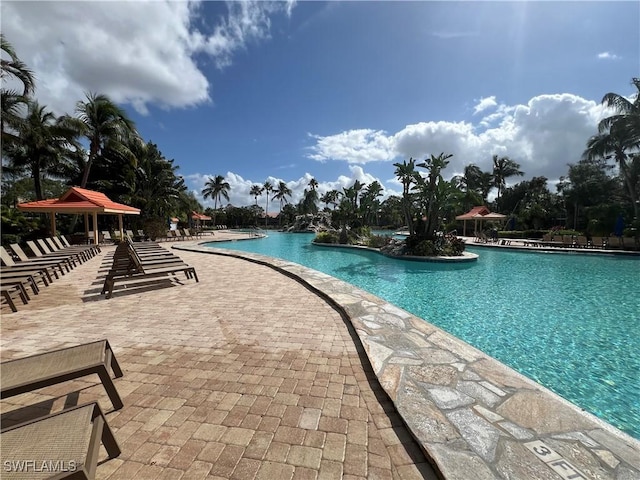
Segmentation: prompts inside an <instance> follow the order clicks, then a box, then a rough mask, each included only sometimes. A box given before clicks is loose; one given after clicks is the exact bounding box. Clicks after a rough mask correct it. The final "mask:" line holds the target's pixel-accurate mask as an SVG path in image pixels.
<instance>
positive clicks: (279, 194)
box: [271, 180, 292, 225]
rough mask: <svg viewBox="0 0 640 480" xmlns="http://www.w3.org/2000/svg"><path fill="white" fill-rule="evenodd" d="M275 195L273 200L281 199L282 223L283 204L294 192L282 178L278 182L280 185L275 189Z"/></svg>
mask: <svg viewBox="0 0 640 480" xmlns="http://www.w3.org/2000/svg"><path fill="white" fill-rule="evenodd" d="M273 192H274V194H275V195H274V196H273V197H272V198H271V200H279V201H280V215H279V217H280V224H281V225H282V206H283V205H284V204H285V203H287V197H290V196H291V194H292V192H291V189H290V188H289V187H288V186H287V184H286V183H285V182H283V181H282V180H280V182H278V187H277V188H276V189H275V190H274V191H273Z"/></svg>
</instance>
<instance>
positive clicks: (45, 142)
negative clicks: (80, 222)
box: [3, 100, 80, 200]
mask: <svg viewBox="0 0 640 480" xmlns="http://www.w3.org/2000/svg"><path fill="white" fill-rule="evenodd" d="M26 105H27V111H26V116H25V118H24V119H23V120H22V121H21V122H20V123H18V124H15V125H14V126H15V132H16V133H17V140H16V141H13V142H10V143H9V144H8V145H5V146H4V148H3V150H4V153H5V155H6V157H7V158H8V159H9V161H10V163H9V166H10V167H12V168H13V169H14V170H15V171H21V170H26V172H28V174H29V175H30V176H31V178H32V179H33V182H34V189H35V194H36V199H37V200H42V199H44V195H43V191H42V181H43V179H44V178H45V177H46V176H47V175H51V174H53V175H52V176H55V172H56V170H58V171H59V170H60V165H59V164H60V163H63V162H65V161H67V159H68V157H69V156H71V155H72V154H73V153H72V152H73V151H75V150H76V149H78V148H80V146H79V145H78V144H77V143H76V142H75V135H76V134H75V131H74V130H73V128H70V127H69V125H68V124H67V123H66V122H65V120H64V118H63V117H58V118H56V116H55V115H54V114H53V112H50V111H48V110H47V109H46V107H44V106H41V105H39V104H38V103H37V102H36V101H32V100H30V101H28V102H27V103H26Z"/></svg>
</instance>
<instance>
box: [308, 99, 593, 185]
mask: <svg viewBox="0 0 640 480" xmlns="http://www.w3.org/2000/svg"><path fill="white" fill-rule="evenodd" d="M485 100H486V99H483V100H482V101H481V102H480V103H482V102H484V101H485ZM485 103H487V104H488V103H489V102H485ZM496 105H497V102H496ZM605 114H606V111H605V108H604V107H603V106H602V105H600V104H599V103H596V102H595V101H593V100H587V99H584V98H582V97H579V96H577V95H572V94H568V93H563V94H551V95H538V96H536V97H533V98H532V99H531V100H529V102H527V104H520V105H503V104H500V105H497V108H496V110H495V112H492V113H491V114H489V115H487V116H485V117H483V118H481V119H479V120H478V122H477V124H473V123H469V122H444V121H440V122H433V121H431V122H420V123H416V124H412V125H407V126H405V127H404V128H403V129H402V130H400V131H398V132H396V133H394V134H387V133H385V132H382V131H376V130H371V129H362V130H353V131H348V132H342V133H339V134H336V135H330V136H324V137H318V136H313V138H316V139H317V144H316V145H315V146H314V147H312V150H313V152H314V153H313V154H311V155H309V158H312V159H316V160H343V161H347V162H348V163H354V164H356V163H365V161H363V159H367V160H366V161H373V160H374V159H377V160H379V161H386V162H390V161H400V160H402V159H408V158H409V157H413V158H415V159H418V160H422V159H424V158H425V157H426V156H428V155H430V154H434V155H438V154H439V153H441V152H445V153H452V154H453V155H454V156H453V158H452V159H451V162H450V164H449V166H448V168H447V171H446V172H445V176H452V175H453V174H454V172H460V171H462V169H463V168H464V166H465V165H467V164H470V163H475V164H476V165H478V166H480V167H481V168H482V169H483V170H485V171H488V170H491V168H492V163H491V162H492V160H491V159H492V156H493V155H494V154H497V155H508V156H509V157H510V158H512V159H513V160H515V161H516V162H518V163H520V165H521V168H522V170H523V171H524V172H525V178H531V177H533V176H546V177H547V178H549V179H550V180H553V179H557V178H559V177H560V176H561V175H564V174H566V172H567V164H568V163H575V162H577V161H578V160H579V159H580V157H581V155H582V153H583V151H584V149H585V144H586V142H587V140H588V138H589V137H590V136H591V135H593V134H594V133H596V131H597V124H598V121H599V120H600V119H601V118H603V116H605ZM376 152H378V155H374V153H376Z"/></svg>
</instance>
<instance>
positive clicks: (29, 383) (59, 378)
mask: <svg viewBox="0 0 640 480" xmlns="http://www.w3.org/2000/svg"><path fill="white" fill-rule="evenodd" d="M109 367H111V370H112V371H113V374H114V376H115V377H116V378H119V377H122V370H121V369H120V366H119V365H118V361H117V360H116V357H115V356H114V355H113V350H111V346H110V345H109V342H108V341H107V340H99V341H97V342H91V343H85V344H82V345H76V346H75V347H68V348H63V349H60V350H53V351H50V352H45V353H40V354H38V355H31V356H29V357H23V358H16V359H14V360H8V361H6V362H2V363H0V373H1V374H2V383H1V384H0V397H1V398H8V397H12V396H14V395H20V394H21V393H27V392H31V391H33V390H36V389H38V388H43V387H48V386H50V385H56V384H58V383H62V382H66V381H68V380H73V379H76V378H82V377H86V376H87V375H92V374H94V373H97V374H98V376H99V377H100V380H101V381H102V384H103V385H104V388H105V390H106V391H107V395H109V399H110V400H111V403H112V404H113V408H114V409H115V410H119V409H121V408H122V406H123V405H122V400H121V399H120V395H118V391H117V390H116V387H115V386H114V384H113V381H112V380H111V377H110V376H109Z"/></svg>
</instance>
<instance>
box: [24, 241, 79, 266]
mask: <svg viewBox="0 0 640 480" xmlns="http://www.w3.org/2000/svg"><path fill="white" fill-rule="evenodd" d="M36 243H37V244H38V247H40V251H42V253H44V254H45V255H51V256H56V255H57V256H59V257H62V256H66V257H73V259H74V260H75V261H77V262H79V263H84V262H85V261H86V260H87V259H88V256H87V254H86V252H84V251H82V250H65V251H64V252H63V251H59V250H55V251H54V250H52V249H51V246H50V245H49V244H48V243H47V242H45V240H44V239H43V238H38V239H37V240H36ZM27 245H28V244H27Z"/></svg>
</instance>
